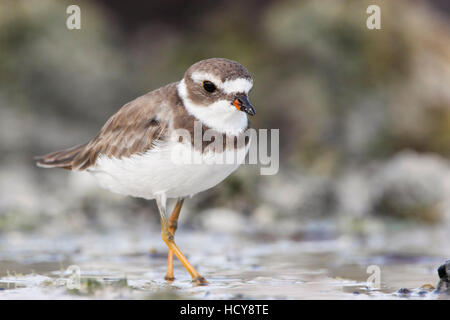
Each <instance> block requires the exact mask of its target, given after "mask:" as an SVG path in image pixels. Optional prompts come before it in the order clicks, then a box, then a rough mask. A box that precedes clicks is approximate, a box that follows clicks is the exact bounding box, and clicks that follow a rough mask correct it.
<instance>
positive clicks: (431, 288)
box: [420, 283, 435, 291]
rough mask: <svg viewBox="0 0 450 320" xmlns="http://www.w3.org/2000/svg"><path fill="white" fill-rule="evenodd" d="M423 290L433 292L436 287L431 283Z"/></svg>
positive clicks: (425, 285)
mask: <svg viewBox="0 0 450 320" xmlns="http://www.w3.org/2000/svg"><path fill="white" fill-rule="evenodd" d="M420 289H421V290H426V291H432V290H434V289H435V287H434V286H433V285H431V284H429V283H427V284H424V285H423V286H421V287H420Z"/></svg>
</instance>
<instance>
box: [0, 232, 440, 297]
mask: <svg viewBox="0 0 450 320" xmlns="http://www.w3.org/2000/svg"><path fill="white" fill-rule="evenodd" d="M176 240H177V243H178V244H179V246H180V247H181V248H182V250H183V251H184V252H185V254H186V256H187V257H188V259H189V260H190V262H191V263H192V264H193V265H194V266H196V267H197V268H198V271H199V272H200V273H201V274H202V275H203V276H205V277H206V278H207V280H208V281H209V285H208V286H195V285H193V284H192V283H191V281H190V277H189V275H188V273H187V272H186V271H185V270H184V269H183V267H182V266H181V264H180V263H179V262H178V261H176V260H175V277H176V280H175V281H174V282H172V283H170V282H166V281H164V280H163V279H164V275H165V269H166V261H167V260H166V259H167V251H166V248H165V247H164V244H163V243H162V241H161V240H160V239H159V234H158V232H148V231H147V232H145V231H137V230H135V231H133V232H131V231H126V230H115V231H110V232H106V233H105V232H94V231H87V232H85V233H83V234H72V235H67V234H64V235H58V236H54V237H50V236H47V237H43V236H42V235H39V234H33V235H30V234H22V233H10V234H8V235H3V236H2V238H1V241H0V243H1V250H0V277H1V278H0V288H2V289H1V290H0V298H1V299H19V298H20V299H107V298H118V299H172V298H188V299H230V298H232V299H448V298H449V296H447V295H442V294H433V293H430V291H431V290H430V289H425V290H423V289H419V288H420V287H422V286H423V285H427V284H431V285H432V286H436V284H437V282H438V276H437V272H436V269H437V267H438V266H439V265H440V264H442V262H443V261H444V260H445V257H444V256H441V255H439V254H436V252H433V251H432V250H429V251H428V252H427V251H426V250H425V249H424V250H423V252H422V253H420V252H418V251H420V250H415V251H416V252H413V253H411V250H409V252H408V251H401V250H400V251H398V250H396V251H395V250H394V251H392V250H391V251H387V250H385V252H383V251H380V250H379V249H373V248H369V247H368V246H367V245H364V244H363V245H361V244H360V242H363V243H364V241H360V240H358V238H349V237H346V236H333V235H327V236H323V237H311V239H308V237H291V239H276V238H273V237H267V235H261V234H250V235H243V234H227V233H204V232H199V231H192V230H190V231H185V232H180V234H179V235H177V238H176ZM388 248H389V247H388ZM413 251H414V250H413ZM393 252H396V253H393ZM398 252H408V253H398ZM369 265H375V266H378V267H379V268H380V277H381V281H380V288H374V287H373V286H371V282H368V277H369V276H370V274H368V273H367V267H368V266H369ZM69 266H76V268H78V267H79V270H80V274H81V282H80V287H77V288H75V289H70V288H68V283H69V286H70V283H71V282H70V279H73V278H71V272H69V271H68V270H67V268H68V267H69ZM72 268H73V267H72ZM400 288H408V289H410V290H411V292H409V293H407V294H403V295H402V294H399V293H398V290H399V289H400Z"/></svg>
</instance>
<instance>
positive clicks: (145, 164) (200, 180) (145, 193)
mask: <svg viewBox="0 0 450 320" xmlns="http://www.w3.org/2000/svg"><path fill="white" fill-rule="evenodd" d="M249 145H250V143H249V144H248V145H247V147H246V148H245V149H243V150H241V151H240V152H237V153H236V152H235V151H224V153H225V154H217V155H216V154H212V153H209V154H205V155H203V154H200V153H199V152H197V151H192V149H191V148H187V147H185V146H184V145H183V146H182V145H181V144H176V145H174V144H167V145H165V146H162V147H157V148H155V149H152V150H150V151H147V152H146V153H145V154H142V155H137V156H131V157H129V158H122V159H116V158H108V157H105V156H100V157H99V158H98V159H97V162H96V165H95V167H94V168H93V169H91V170H89V172H91V173H92V174H93V175H94V176H95V178H96V179H97V180H98V182H99V183H100V185H101V186H102V187H104V188H106V189H109V190H111V191H112V192H115V193H120V194H123V195H129V196H133V197H140V198H145V199H154V198H155V195H156V194H162V193H165V194H166V196H167V197H168V198H177V197H185V196H189V195H193V194H195V193H198V192H201V191H204V190H206V189H209V188H211V187H214V186H215V185H217V184H218V183H220V182H221V181H223V180H224V179H225V178H226V177H227V176H229V175H230V174H231V173H232V172H233V171H234V170H236V169H237V168H238V167H239V165H240V164H241V163H242V162H243V161H244V159H245V155H246V153H247V151H248V146H249ZM174 147H177V148H180V147H181V149H183V150H184V152H186V151H188V153H185V156H186V154H190V155H191V156H194V157H199V158H196V159H197V160H199V159H201V160H202V161H203V162H204V161H207V163H201V164H192V163H186V161H182V160H180V159H179V158H176V157H175V156H174V153H173V148H174ZM178 150H180V149H178ZM230 153H233V154H230ZM234 155H237V156H236V161H233V162H232V163H229V162H225V164H220V162H219V157H220V159H223V158H222V157H231V156H234ZM183 160H185V159H183ZM197 163H198V162H197Z"/></svg>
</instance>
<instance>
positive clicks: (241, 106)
mask: <svg viewBox="0 0 450 320" xmlns="http://www.w3.org/2000/svg"><path fill="white" fill-rule="evenodd" d="M233 106H235V107H236V109H238V110H239V111H242V112H245V113H247V114H248V115H250V116H254V115H255V114H256V111H255V108H253V106H252V104H251V103H250V101H248V98H247V95H245V94H239V95H236V97H235V98H234V100H233Z"/></svg>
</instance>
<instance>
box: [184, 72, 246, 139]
mask: <svg viewBox="0 0 450 320" xmlns="http://www.w3.org/2000/svg"><path fill="white" fill-rule="evenodd" d="M178 93H179V95H180V97H181V99H182V100H183V103H184V106H185V108H186V110H187V111H188V112H189V113H190V114H191V115H193V116H194V117H196V118H197V119H199V120H200V121H201V122H203V123H204V124H206V125H207V126H209V127H211V128H212V129H214V130H217V131H219V132H223V133H227V134H232V135H237V134H239V133H241V132H243V131H244V130H245V129H246V128H247V125H248V119H247V115H246V114H245V113H244V112H241V111H238V110H237V109H236V108H235V107H234V106H233V105H232V104H231V103H230V102H229V101H226V100H219V101H217V102H215V103H213V104H211V105H209V106H200V105H197V104H195V103H194V102H192V101H191V100H190V99H189V98H188V96H187V90H186V84H185V83H184V80H181V81H180V83H179V84H178Z"/></svg>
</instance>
